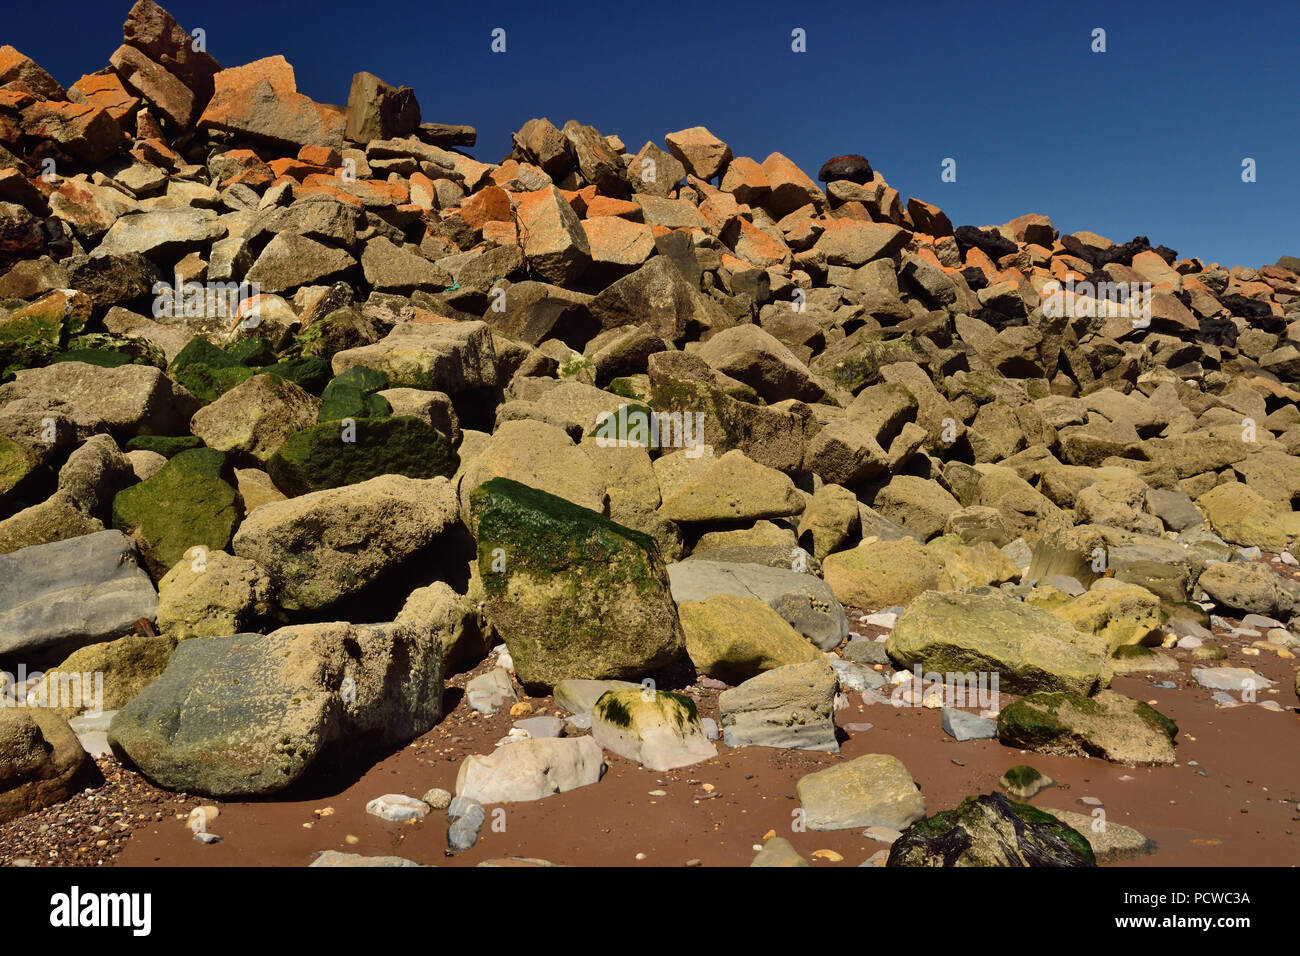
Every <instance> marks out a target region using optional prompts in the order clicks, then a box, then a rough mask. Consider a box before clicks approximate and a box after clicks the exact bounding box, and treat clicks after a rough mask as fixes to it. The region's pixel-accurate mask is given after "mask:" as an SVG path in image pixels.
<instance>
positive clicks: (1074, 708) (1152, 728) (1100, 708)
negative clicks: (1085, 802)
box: [998, 690, 1178, 765]
mask: <svg viewBox="0 0 1300 956" xmlns="http://www.w3.org/2000/svg"><path fill="white" fill-rule="evenodd" d="M1177 735H1178V725H1177V724H1175V723H1174V722H1173V721H1172V720H1170V719H1169V718H1168V717H1166V716H1165V715H1164V714H1162V713H1160V712H1159V711H1157V710H1155V709H1154V708H1152V707H1150V706H1148V705H1147V704H1144V703H1142V702H1141V701H1138V700H1133V699H1131V698H1129V697H1125V696H1124V695H1123V694H1117V693H1115V692H1114V691H1110V690H1103V691H1100V692H1099V693H1098V694H1097V696H1096V697H1091V698H1089V697H1083V696H1080V695H1078V694H1072V693H1037V694H1030V695H1029V696H1027V697H1022V698H1021V699H1020V700H1018V701H1016V702H1015V703H1014V704H1011V705H1010V706H1008V707H1005V708H1003V710H1002V711H1001V713H999V714H998V739H999V740H1001V741H1002V742H1003V743H1004V744H1006V745H1007V746H1009V747H1019V748H1021V749H1022V750H1033V751H1036V752H1038V753H1045V754H1058V755H1065V756H1077V757H1101V758H1102V759H1104V760H1110V761H1113V762H1115V763H1124V764H1137V765H1152V764H1171V763H1173V762H1174V738H1175V737H1176V736H1177Z"/></svg>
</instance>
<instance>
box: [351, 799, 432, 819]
mask: <svg viewBox="0 0 1300 956" xmlns="http://www.w3.org/2000/svg"><path fill="white" fill-rule="evenodd" d="M428 812H429V805H428V804H427V803H425V802H424V801H423V800H416V799H415V798H414V797H408V796H406V794H404V793H386V794H384V795H383V796H382V797H375V799H373V800H371V801H370V802H369V803H367V804H366V813H369V814H371V815H372V816H376V817H379V818H380V819H381V820H388V821H390V822H393V823H404V822H406V821H407V820H420V819H423V818H424V817H425V816H426V815H427V814H428Z"/></svg>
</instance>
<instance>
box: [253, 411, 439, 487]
mask: <svg viewBox="0 0 1300 956" xmlns="http://www.w3.org/2000/svg"><path fill="white" fill-rule="evenodd" d="M459 465H460V459H459V458H458V457H457V455H456V452H455V450H454V449H453V448H452V447H451V439H449V438H448V437H447V436H446V435H444V434H443V433H442V432H440V431H438V429H436V428H434V427H433V426H432V425H430V424H429V423H428V422H427V421H424V420H423V419H420V418H414V417H411V416H397V417H388V418H358V419H342V420H340V421H336V422H321V423H320V424H319V425H312V426H310V427H308V428H304V429H303V430H302V431H298V432H295V433H293V434H292V435H290V436H289V437H288V438H287V439H286V440H285V441H284V442H283V443H282V444H281V445H280V446H279V447H278V448H277V449H276V450H275V453H274V454H273V455H271V456H270V458H269V459H268V461H267V463H266V470H267V473H268V474H270V476H271V480H272V481H274V482H275V486H276V487H277V488H279V489H280V490H281V491H283V492H284V493H285V494H287V495H302V494H306V493H308V492H311V491H323V490H325V489H326V488H338V487H340V486H343V485H355V484H358V483H359V482H362V481H366V480H367V479H369V478H375V477H378V476H379V475H405V476H406V477H408V478H437V477H443V478H450V477H451V476H452V475H454V474H455V473H456V469H457V468H458V467H459Z"/></svg>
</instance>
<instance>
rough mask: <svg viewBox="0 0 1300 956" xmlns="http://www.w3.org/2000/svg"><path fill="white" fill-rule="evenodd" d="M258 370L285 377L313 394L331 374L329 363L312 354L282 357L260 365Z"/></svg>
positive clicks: (323, 384)
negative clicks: (268, 363) (273, 362)
mask: <svg viewBox="0 0 1300 956" xmlns="http://www.w3.org/2000/svg"><path fill="white" fill-rule="evenodd" d="M258 371H259V372H264V373H266V374H267V375H278V376H280V377H281V378H287V379H288V380H289V381H291V382H293V383H294V384H295V385H297V386H299V387H301V388H303V389H305V390H306V391H309V392H311V393H312V394H313V395H315V394H318V393H319V392H320V390H321V389H322V388H324V387H325V383H326V382H328V381H329V380H330V375H331V374H332V373H331V371H330V367H329V363H328V362H326V361H325V360H324V359H321V358H318V357H316V356H314V355H304V356H299V357H297V358H292V357H287V358H282V359H280V361H278V362H276V363H275V364H274V365H264V366H262V367H261V368H260V369H258Z"/></svg>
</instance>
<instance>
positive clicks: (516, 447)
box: [460, 421, 605, 530]
mask: <svg viewBox="0 0 1300 956" xmlns="http://www.w3.org/2000/svg"><path fill="white" fill-rule="evenodd" d="M464 457H465V458H466V459H467V460H466V461H465V463H464V465H463V466H462V474H461V479H460V502H461V511H462V512H463V513H464V514H465V516H466V518H467V519H468V520H469V521H470V522H471V524H470V528H471V530H472V528H473V524H472V522H473V512H472V511H471V509H470V507H469V497H470V494H471V493H472V492H473V491H474V490H475V489H476V488H478V487H479V486H480V485H482V484H483V483H484V482H486V481H490V480H491V479H493V478H509V479H510V480H511V481H517V482H519V483H520V484H524V485H528V486H529V487H530V488H537V489H539V490H541V491H545V492H547V493H548V494H552V495H556V496H558V497H560V498H563V499H565V500H566V501H570V502H572V503H573V504H575V505H578V506H579V507H582V508H586V509H588V510H590V511H599V512H603V511H604V510H605V487H604V484H603V482H601V480H600V476H599V474H598V473H597V471H596V468H595V465H594V463H593V461H592V459H591V458H590V457H589V456H588V455H587V454H586V453H585V452H584V451H583V450H582V448H580V447H579V446H578V445H575V444H574V443H573V439H571V438H570V437H569V436H568V435H566V434H565V432H564V429H562V428H558V427H556V426H555V425H548V424H545V423H543V422H537V421H513V422H502V423H501V424H500V425H499V426H498V427H497V429H496V431H495V432H493V433H492V436H491V437H490V438H488V439H487V440H486V441H485V442H484V443H483V445H482V446H481V447H480V448H479V449H478V450H477V451H476V452H474V453H472V454H469V455H465V456H464Z"/></svg>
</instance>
